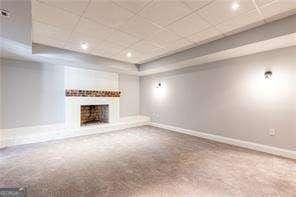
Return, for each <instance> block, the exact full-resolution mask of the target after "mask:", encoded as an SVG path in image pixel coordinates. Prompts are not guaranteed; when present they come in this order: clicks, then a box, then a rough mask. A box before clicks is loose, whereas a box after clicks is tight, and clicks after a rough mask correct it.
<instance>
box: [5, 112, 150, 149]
mask: <svg viewBox="0 0 296 197" xmlns="http://www.w3.org/2000/svg"><path fill="white" fill-rule="evenodd" d="M149 122H150V118H149V117H147V116H131V117H125V118H120V119H119V121H117V122H115V123H109V124H101V125H91V126H85V127H79V128H66V126H65V125H66V124H65V123H60V124H51V125H42V126H33V127H20V128H13V129H2V130H1V131H0V132H1V133H2V135H1V136H2V142H1V143H0V144H2V147H9V146H16V145H22V144H31V143H39V142H45V141H51V140H58V139H65V138H71V137H77V136H83V135H91V134H98V133H106V132H110V131H115V130H121V129H126V128H131V127H137V126H142V125H147V124H149Z"/></svg>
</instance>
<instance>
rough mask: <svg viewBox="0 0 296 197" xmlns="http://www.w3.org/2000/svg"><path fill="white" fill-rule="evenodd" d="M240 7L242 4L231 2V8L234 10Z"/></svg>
mask: <svg viewBox="0 0 296 197" xmlns="http://www.w3.org/2000/svg"><path fill="white" fill-rule="evenodd" d="M239 7H240V5H239V3H238V2H233V3H232V4H231V9H232V10H233V11H236V10H238V8H239Z"/></svg>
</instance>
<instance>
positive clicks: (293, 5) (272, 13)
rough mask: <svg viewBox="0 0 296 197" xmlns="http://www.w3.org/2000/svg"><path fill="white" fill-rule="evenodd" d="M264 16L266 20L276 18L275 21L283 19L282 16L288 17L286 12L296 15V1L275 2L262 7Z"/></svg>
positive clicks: (280, 0)
mask: <svg viewBox="0 0 296 197" xmlns="http://www.w3.org/2000/svg"><path fill="white" fill-rule="evenodd" d="M260 9H261V11H262V14H263V16H264V18H265V19H268V18H272V17H276V18H275V19H278V18H281V16H280V15H282V16H287V15H286V14H287V13H286V12H291V14H296V1H295V0H288V1H283V0H275V1H272V2H271V3H269V4H266V5H264V6H261V7H260Z"/></svg>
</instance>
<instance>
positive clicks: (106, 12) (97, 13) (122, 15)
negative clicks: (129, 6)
mask: <svg viewBox="0 0 296 197" xmlns="http://www.w3.org/2000/svg"><path fill="white" fill-rule="evenodd" d="M133 15H134V14H133V13H132V12H130V11H127V10H126V9H124V8H121V7H119V6H118V5H117V4H115V3H113V2H111V1H91V3H90V5H89V6H88V8H87V9H86V12H85V14H84V16H85V17H88V18H91V19H94V20H97V21H98V22H101V23H103V24H105V25H107V26H112V27H117V26H119V25H121V24H123V23H125V22H126V21H127V20H128V19H130V18H131V17H132V16H133Z"/></svg>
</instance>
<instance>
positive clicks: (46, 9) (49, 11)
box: [32, 1, 79, 29]
mask: <svg viewBox="0 0 296 197" xmlns="http://www.w3.org/2000/svg"><path fill="white" fill-rule="evenodd" d="M32 18H33V20H35V21H39V22H42V23H46V24H49V25H53V26H57V27H62V28H64V29H71V28H74V26H75V24H76V23H77V21H78V19H79V16H77V15H74V14H72V13H69V12H66V11H63V10H61V9H58V8H54V7H51V6H48V5H46V4H44V3H38V2H37V1H32Z"/></svg>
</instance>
